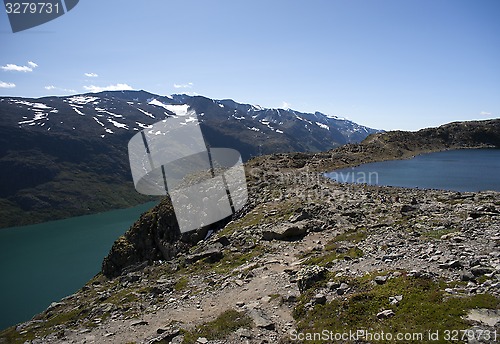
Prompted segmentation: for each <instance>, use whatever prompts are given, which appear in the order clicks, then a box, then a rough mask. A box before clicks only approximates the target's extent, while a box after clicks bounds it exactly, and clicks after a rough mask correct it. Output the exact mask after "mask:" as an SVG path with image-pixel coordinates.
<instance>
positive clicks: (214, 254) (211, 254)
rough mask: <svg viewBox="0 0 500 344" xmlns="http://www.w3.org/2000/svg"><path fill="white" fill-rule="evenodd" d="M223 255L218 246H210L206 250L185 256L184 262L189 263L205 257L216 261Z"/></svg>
mask: <svg viewBox="0 0 500 344" xmlns="http://www.w3.org/2000/svg"><path fill="white" fill-rule="evenodd" d="M223 256H224V254H223V253H222V251H221V249H220V248H210V249H208V250H206V251H203V252H200V253H195V254H190V255H188V256H186V263H188V264H191V263H194V262H197V261H198V260H201V259H207V260H208V261H210V262H217V261H219V260H221V259H222V257H223Z"/></svg>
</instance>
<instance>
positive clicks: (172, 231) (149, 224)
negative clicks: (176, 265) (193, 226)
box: [102, 198, 226, 277]
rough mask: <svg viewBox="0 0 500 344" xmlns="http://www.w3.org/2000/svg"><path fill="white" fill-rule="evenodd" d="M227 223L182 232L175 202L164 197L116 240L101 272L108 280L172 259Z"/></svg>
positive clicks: (222, 222)
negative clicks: (175, 211)
mask: <svg viewBox="0 0 500 344" xmlns="http://www.w3.org/2000/svg"><path fill="white" fill-rule="evenodd" d="M225 223H226V222H224V221H221V222H217V223H215V224H212V225H210V226H206V227H203V228H201V229H199V230H197V231H192V232H188V233H181V232H180V230H179V225H178V223H177V219H176V217H175V213H174V209H173V207H172V203H171V202H170V199H169V198H165V199H163V200H162V201H161V202H160V203H159V204H158V205H157V206H155V207H154V208H153V209H151V210H150V211H148V212H146V213H144V214H142V215H141V217H140V218H139V220H137V221H136V222H135V223H134V224H133V225H132V227H130V229H129V230H128V231H127V232H126V233H125V235H123V236H121V237H120V238H118V240H116V241H115V243H114V244H113V247H112V248H111V251H110V252H109V254H108V256H107V257H106V258H104V261H103V263H102V272H103V274H104V275H106V276H108V277H116V276H119V275H120V274H122V273H124V272H130V271H133V270H139V269H141V268H143V267H144V266H146V265H148V264H150V263H152V262H154V261H158V260H164V261H169V260H172V259H173V258H175V257H176V256H177V255H178V254H179V253H185V252H186V251H188V250H189V248H190V247H192V246H193V245H194V244H196V243H197V242H199V241H200V240H202V239H203V238H205V237H206V235H207V233H208V231H210V230H216V229H218V228H220V227H223V226H224V224H225Z"/></svg>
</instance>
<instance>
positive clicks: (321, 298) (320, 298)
mask: <svg viewBox="0 0 500 344" xmlns="http://www.w3.org/2000/svg"><path fill="white" fill-rule="evenodd" d="M312 301H313V303H315V304H318V305H324V304H325V303H326V296H325V295H323V294H316V295H314V297H313V299H312Z"/></svg>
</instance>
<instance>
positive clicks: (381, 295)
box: [294, 275, 500, 343]
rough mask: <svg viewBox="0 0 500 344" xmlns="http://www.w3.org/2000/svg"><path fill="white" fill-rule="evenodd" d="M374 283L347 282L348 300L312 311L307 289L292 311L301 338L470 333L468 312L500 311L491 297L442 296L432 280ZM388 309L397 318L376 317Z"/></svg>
mask: <svg viewBox="0 0 500 344" xmlns="http://www.w3.org/2000/svg"><path fill="white" fill-rule="evenodd" d="M372 278H373V276H369V277H368V278H359V279H354V280H351V281H349V285H350V286H351V287H352V288H353V289H354V290H355V292H354V293H353V294H352V295H350V296H349V297H348V298H347V299H334V300H332V301H331V302H329V303H327V304H325V305H316V306H315V307H314V308H313V309H312V310H308V309H306V308H305V307H304V304H305V303H307V302H308V301H309V300H310V298H311V297H312V295H314V290H308V291H307V292H306V293H305V294H304V295H303V296H301V298H300V299H299V304H298V305H297V307H296V308H295V310H294V317H295V319H297V321H298V326H297V330H298V331H299V332H303V333H312V332H320V333H321V331H323V330H328V331H333V332H339V333H344V332H348V331H349V330H352V331H356V330H367V331H369V332H371V333H375V332H378V333H381V331H384V332H385V333H392V334H396V333H423V334H424V335H426V334H427V333H428V331H429V330H431V331H433V332H435V331H439V332H440V333H441V334H442V333H444V332H443V331H445V330H465V329H467V328H469V327H470V325H468V324H467V322H466V321H465V320H464V319H463V318H462V317H463V316H464V315H465V314H466V313H467V310H469V309H473V308H490V309H497V308H498V307H499V305H500V299H498V298H495V297H494V296H492V295H488V294H479V295H474V296H468V297H451V296H446V295H445V293H444V292H443V289H444V287H446V284H445V283H444V282H435V281H433V280H431V279H426V278H415V277H407V276H405V275H403V276H400V277H396V278H392V279H389V280H388V281H387V282H386V283H385V284H383V285H375V284H374V283H373V282H372ZM396 295H403V299H402V301H401V302H399V303H398V304H397V305H390V303H389V297H391V296H396ZM384 309H391V310H393V311H394V313H395V315H394V317H391V318H388V319H384V320H379V319H377V313H378V312H380V311H382V310H384ZM424 339H425V337H424ZM440 340H442V341H436V343H444V342H445V341H444V338H443V337H442V336H441V338H440ZM320 342H321V341H311V343H320ZM381 342H383V341H381ZM387 342H389V341H387ZM407 342H408V343H410V342H412V341H407ZM416 342H417V341H416ZM420 342H421V341H420Z"/></svg>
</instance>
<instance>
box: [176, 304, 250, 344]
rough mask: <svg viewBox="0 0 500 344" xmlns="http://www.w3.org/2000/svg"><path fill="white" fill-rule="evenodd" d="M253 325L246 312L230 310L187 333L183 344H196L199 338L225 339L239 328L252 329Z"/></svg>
mask: <svg viewBox="0 0 500 344" xmlns="http://www.w3.org/2000/svg"><path fill="white" fill-rule="evenodd" d="M252 323H253V322H252V319H251V318H250V317H249V316H248V315H246V314H245V313H244V312H238V311H235V310H233V309H230V310H227V311H225V312H223V313H222V314H220V315H219V316H218V317H217V318H216V319H215V320H213V321H210V322H207V323H205V324H202V325H198V326H196V327H195V328H194V329H193V330H192V331H186V332H185V333H184V341H183V342H182V343H183V344H192V343H196V340H197V339H198V338H199V337H205V338H207V339H208V340H216V339H223V338H225V337H226V336H227V335H229V334H230V333H232V332H234V331H236V330H237V329H239V328H251V327H252Z"/></svg>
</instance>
